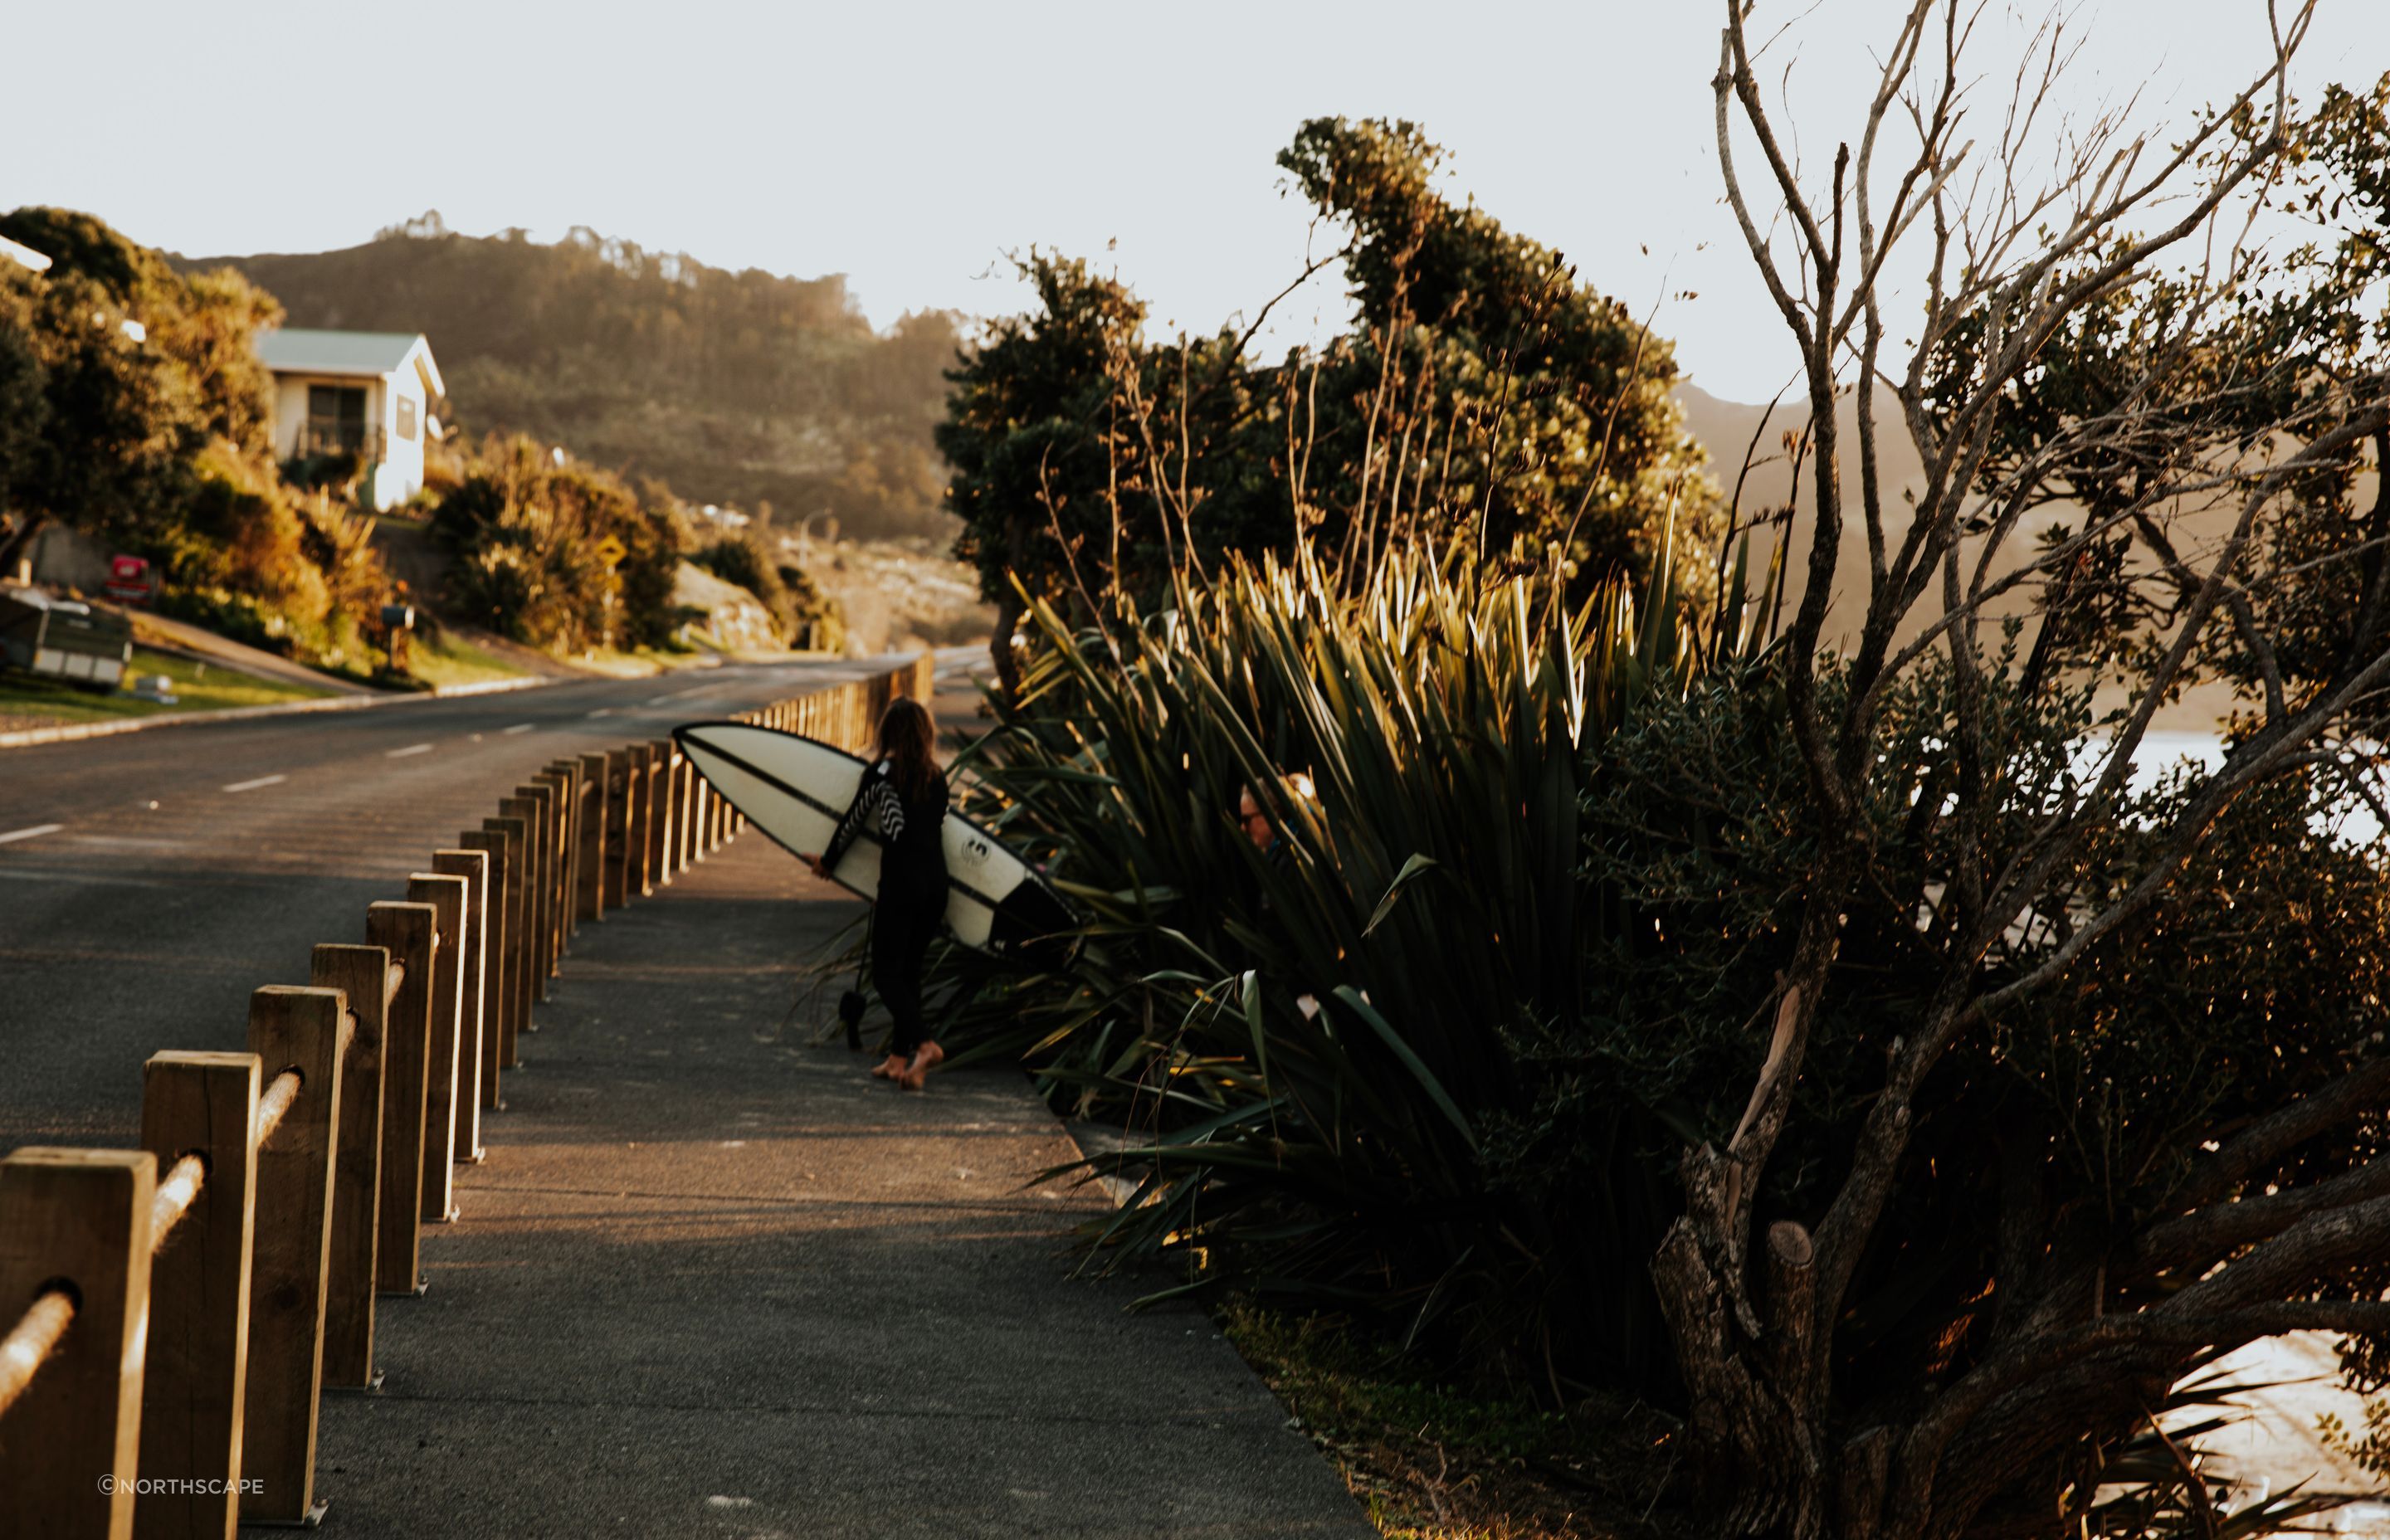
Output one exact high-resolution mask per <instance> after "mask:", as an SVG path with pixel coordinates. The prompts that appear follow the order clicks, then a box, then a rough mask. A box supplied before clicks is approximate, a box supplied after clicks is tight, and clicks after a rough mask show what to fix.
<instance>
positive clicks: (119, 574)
mask: <svg viewBox="0 0 2390 1540" xmlns="http://www.w3.org/2000/svg"><path fill="white" fill-rule="evenodd" d="M156 592H157V584H156V583H155V582H153V581H152V580H151V578H150V576H149V563H148V560H146V559H145V558H141V557H137V556H119V557H110V558H109V561H108V597H109V598H112V599H121V600H122V601H123V602H125V603H127V604H146V603H148V600H149V597H150V596H151V595H152V594H154V593H156Z"/></svg>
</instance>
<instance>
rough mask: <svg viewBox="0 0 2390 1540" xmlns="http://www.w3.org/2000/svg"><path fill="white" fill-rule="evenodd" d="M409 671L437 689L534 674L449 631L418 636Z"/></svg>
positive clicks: (408, 661)
mask: <svg viewBox="0 0 2390 1540" xmlns="http://www.w3.org/2000/svg"><path fill="white" fill-rule="evenodd" d="M406 671H407V672H408V673H409V674H413V675H415V677H416V678H418V679H420V680H421V681H423V683H425V684H427V685H430V687H432V688H434V689H446V688H450V687H454V686H457V685H480V684H486V683H488V682H489V681H491V680H494V679H522V678H528V677H530V675H531V671H530V670H529V669H523V668H518V667H516V666H515V665H514V664H512V663H510V662H508V661H506V660H505V659H504V658H501V657H499V656H498V655H497V654H496V653H495V652H492V651H490V650H489V649H488V648H482V647H477V646H475V645H474V644H473V643H471V642H469V641H468V640H466V639H465V638H464V637H462V636H459V635H456V634H455V633H454V632H448V631H443V632H440V633H438V634H437V635H429V634H427V635H421V636H418V637H416V638H415V641H414V644H413V645H412V646H411V647H410V648H409V649H408V651H407V655H406Z"/></svg>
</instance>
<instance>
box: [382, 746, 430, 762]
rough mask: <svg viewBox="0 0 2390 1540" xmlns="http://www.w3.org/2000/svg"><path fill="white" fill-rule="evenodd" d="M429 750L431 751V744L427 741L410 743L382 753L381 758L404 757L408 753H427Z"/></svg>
mask: <svg viewBox="0 0 2390 1540" xmlns="http://www.w3.org/2000/svg"><path fill="white" fill-rule="evenodd" d="M430 752H431V745H430V744H429V743H410V744H408V745H407V746H406V747H405V748H404V749H392V751H390V752H389V753H387V754H384V755H382V758H384V759H405V757H406V756H407V755H409V754H428V753H430Z"/></svg>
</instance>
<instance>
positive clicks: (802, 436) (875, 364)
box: [174, 214, 957, 535]
mask: <svg viewBox="0 0 2390 1540" xmlns="http://www.w3.org/2000/svg"><path fill="white" fill-rule="evenodd" d="M174 260H175V262H176V263H177V264H178V265H180V266H183V267H185V268H186V269H190V268H212V267H219V266H230V267H234V268H238V269H239V270H240V271H241V272H242V273H243V274H245V275H246V276H248V277H249V278H250V279H251V280H252V281H253V282H255V283H257V284H258V285H260V286H261V287H263V289H266V290H268V291H269V292H271V293H272V294H273V295H274V296H275V297H276V299H278V300H280V301H281V302H282V304H283V306H284V307H285V309H286V310H287V311H288V312H289V319H288V323H287V324H288V325H290V326H293V327H334V328H340V329H348V330H357V331H420V332H422V333H424V334H425V335H426V336H427V337H429V338H430V340H431V347H432V352H433V353H434V354H435V355H436V356H437V357H438V359H439V361H440V367H441V370H442V373H443V375H444V376H445V377H446V382H447V385H448V392H449V417H450V418H451V419H452V420H454V421H455V422H456V424H457V425H459V426H461V427H462V428H463V429H465V430H467V431H469V432H472V433H477V434H478V433H480V432H483V431H486V430H520V431H523V432H526V433H530V434H533V435H534V436H535V437H538V438H541V439H544V440H547V441H549V442H553V443H561V444H564V445H566V446H568V447H569V448H570V449H571V450H572V452H573V453H574V454H576V455H578V456H581V457H582V458H584V459H587V460H591V461H594V462H596V463H598V464H600V465H604V466H607V467H609V468H614V469H618V470H621V471H623V472H625V473H626V474H628V475H631V476H634V477H637V476H654V477H660V478H662V480H663V481H667V482H669V483H670V484H671V486H672V488H673V490H674V491H675V492H676V493H678V494H681V495H682V496H683V497H685V498H688V499H690V500H693V501H696V502H700V503H735V504H738V505H739V506H740V507H746V508H749V509H753V508H754V507H757V505H759V504H763V503H769V504H770V505H771V506H772V507H773V508H774V509H775V510H776V512H777V520H776V522H778V523H780V524H783V525H787V524H793V523H795V522H796V521H797V520H800V519H802V518H804V517H806V516H809V515H821V514H832V515H835V516H837V518H838V519H839V520H840V522H841V525H842V527H843V528H844V529H845V530H847V531H849V532H851V533H858V534H933V535H934V534H942V533H946V532H947V531H948V530H949V529H950V528H951V526H952V522H953V521H952V520H951V519H950V518H949V517H948V516H947V515H946V514H945V513H944V510H943V499H942V496H941V494H942V492H943V489H944V484H945V473H944V465H943V464H942V463H941V462H940V460H939V459H938V456H937V454H936V451H935V450H934V449H933V448H932V445H931V442H930V428H931V425H932V423H934V422H935V421H936V420H937V418H938V417H939V416H940V415H941V413H942V412H943V410H944V396H945V382H944V379H942V378H941V371H943V370H944V369H945V368H946V367H947V366H950V365H951V364H952V362H953V360H954V353H955V345H956V341H957V332H956V327H955V321H954V318H953V317H952V316H950V315H947V314H944V313H942V312H927V313H923V314H916V315H909V316H906V318H905V319H904V320H903V321H900V322H899V323H898V324H897V325H896V326H895V327H893V328H892V330H890V331H889V332H888V333H886V334H884V335H882V334H878V333H875V332H874V331H873V330H872V328H871V327H870V325H869V323H868V322H867V321H866V320H865V319H864V317H863V315H862V314H861V313H860V312H859V311H857V310H856V309H855V307H854V303H853V302H852V301H851V300H850V299H849V297H848V295H847V291H846V282H845V279H844V278H842V277H840V276H829V277H821V278H811V279H804V278H785V277H779V276H775V275H773V274H769V273H765V272H762V271H760V270H756V269H752V268H751V269H748V270H747V271H745V272H739V273H733V272H729V271H727V270H726V269H722V268H716V267H709V266H707V265H706V264H705V263H701V262H699V261H697V260H695V259H694V258H691V257H687V256H684V255H666V254H663V253H660V252H653V251H644V250H640V249H639V248H638V247H636V246H634V245H631V244H630V243H628V242H625V241H618V240H608V239H606V238H604V237H600V236H598V234H596V233H595V232H593V231H590V230H586V229H579V228H576V229H575V230H573V231H572V233H571V234H570V235H568V236H567V237H565V238H564V239H562V240H560V241H559V242H557V243H556V244H554V245H541V244H539V243H537V242H534V241H532V240H530V239H528V238H526V237H524V236H523V234H522V232H520V231H508V232H507V233H505V234H503V235H497V236H490V237H471V236H461V235H457V234H456V233H454V232H453V231H450V230H448V229H446V228H445V227H444V226H443V225H441V224H440V222H439V216H438V215H437V214H428V215H425V216H424V217H423V218H421V219H418V220H415V221H412V222H410V223H408V224H406V225H399V226H394V227H392V229H389V230H385V231H383V232H382V233H381V234H380V235H379V236H377V237H375V238H374V239H373V240H371V241H369V242H367V243H366V244H365V245H363V246H353V247H350V248H348V249H346V250H338V251H320V252H309V253H299V254H289V255H257V256H245V257H202V258H181V257H177V258H175V259H174Z"/></svg>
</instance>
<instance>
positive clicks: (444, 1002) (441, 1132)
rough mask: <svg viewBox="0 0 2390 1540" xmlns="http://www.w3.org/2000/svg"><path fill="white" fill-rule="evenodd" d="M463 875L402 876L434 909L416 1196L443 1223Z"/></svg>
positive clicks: (416, 897)
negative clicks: (436, 932)
mask: <svg viewBox="0 0 2390 1540" xmlns="http://www.w3.org/2000/svg"><path fill="white" fill-rule="evenodd" d="M465 888H466V883H465V879H463V878H461V877H443V876H441V875H440V874H439V873H437V872H417V873H415V874H414V875H412V876H410V877H409V878H408V879H406V896H407V898H408V900H409V901H410V902H412V903H416V904H429V905H431V906H432V908H433V909H434V910H435V911H437V913H438V915H439V918H438V919H437V920H436V921H435V922H434V923H436V924H437V925H438V926H439V927H440V948H439V950H438V951H437V952H436V953H434V954H433V956H432V959H431V1024H430V1031H429V1033H426V1035H425V1039H424V1057H423V1148H422V1149H420V1150H419V1151H418V1153H417V1155H416V1159H417V1160H418V1161H421V1162H422V1165H423V1190H422V1192H421V1193H420V1194H419V1195H418V1203H419V1204H420V1205H421V1209H420V1212H421V1213H422V1215H423V1219H424V1222H425V1223H426V1224H431V1225H444V1224H446V1223H448V1221H450V1220H452V1219H454V1218H456V1186H455V1183H454V1182H453V1181H452V1179H451V1178H452V1174H454V1172H455V1171H456V1159H455V1156H454V1155H453V1154H452V1153H451V1152H452V1151H453V1150H455V1149H456V1066H457V1060H458V1058H459V1053H458V1050H459V1048H460V1047H461V1046H462V1039H463V1036H464V1024H465V1021H464V1017H465V1009H464V1007H465V969H464V961H465V948H464V945H463V940H464V934H465Z"/></svg>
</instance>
